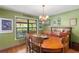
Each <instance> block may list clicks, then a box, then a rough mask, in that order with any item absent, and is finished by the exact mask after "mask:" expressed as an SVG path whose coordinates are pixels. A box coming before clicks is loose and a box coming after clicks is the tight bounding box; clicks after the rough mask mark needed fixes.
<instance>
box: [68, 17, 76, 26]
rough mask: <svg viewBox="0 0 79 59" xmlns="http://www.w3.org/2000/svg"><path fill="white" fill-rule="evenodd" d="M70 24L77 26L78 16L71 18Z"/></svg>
mask: <svg viewBox="0 0 79 59" xmlns="http://www.w3.org/2000/svg"><path fill="white" fill-rule="evenodd" d="M69 23H70V26H76V25H77V18H70V22H69Z"/></svg>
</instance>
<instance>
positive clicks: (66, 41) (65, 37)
mask: <svg viewBox="0 0 79 59" xmlns="http://www.w3.org/2000/svg"><path fill="white" fill-rule="evenodd" d="M68 42H69V35H67V36H64V37H62V44H66V43H68Z"/></svg>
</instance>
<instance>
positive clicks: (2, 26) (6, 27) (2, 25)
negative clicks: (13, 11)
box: [0, 18, 13, 33]
mask: <svg viewBox="0 0 79 59" xmlns="http://www.w3.org/2000/svg"><path fill="white" fill-rule="evenodd" d="M10 32H13V20H12V19H6V18H0V33H10Z"/></svg>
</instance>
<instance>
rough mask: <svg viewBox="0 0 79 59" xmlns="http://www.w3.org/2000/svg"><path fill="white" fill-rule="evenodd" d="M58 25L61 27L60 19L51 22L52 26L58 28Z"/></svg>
mask: <svg viewBox="0 0 79 59" xmlns="http://www.w3.org/2000/svg"><path fill="white" fill-rule="evenodd" d="M60 25H61V17H56V18H54V19H53V21H52V26H54V27H58V26H60Z"/></svg>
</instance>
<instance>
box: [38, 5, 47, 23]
mask: <svg viewBox="0 0 79 59" xmlns="http://www.w3.org/2000/svg"><path fill="white" fill-rule="evenodd" d="M42 7H43V15H41V16H39V20H40V21H41V22H42V23H44V22H45V21H46V20H47V18H48V16H46V15H45V10H44V8H45V5H42Z"/></svg>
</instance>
